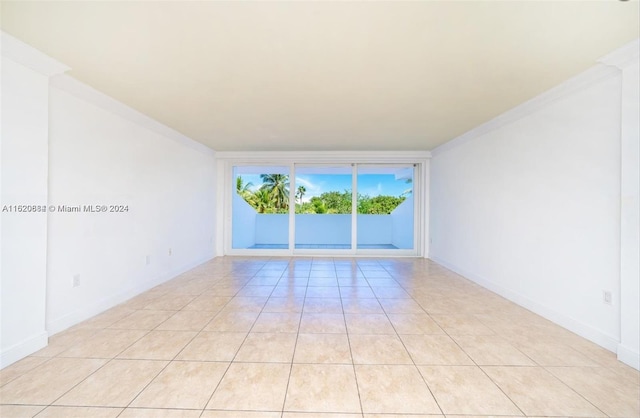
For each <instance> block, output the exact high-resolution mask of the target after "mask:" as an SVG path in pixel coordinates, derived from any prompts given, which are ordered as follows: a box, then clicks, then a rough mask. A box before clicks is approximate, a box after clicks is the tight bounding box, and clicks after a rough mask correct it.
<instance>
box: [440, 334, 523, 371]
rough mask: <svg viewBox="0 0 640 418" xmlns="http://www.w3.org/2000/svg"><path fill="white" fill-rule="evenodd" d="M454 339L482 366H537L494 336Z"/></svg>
mask: <svg viewBox="0 0 640 418" xmlns="http://www.w3.org/2000/svg"><path fill="white" fill-rule="evenodd" d="M453 339H454V340H455V341H456V342H457V343H458V344H459V345H460V347H462V349H463V350H464V352H465V353H467V355H468V356H469V357H471V358H472V359H473V361H475V362H476V364H479V365H481V366H535V363H534V362H533V360H531V359H530V358H529V357H527V356H526V355H524V354H523V353H522V352H521V351H520V350H518V349H517V348H515V347H514V346H513V345H511V344H509V343H508V342H507V341H505V340H504V339H502V338H500V337H498V336H494V335H459V336H454V337H453Z"/></svg>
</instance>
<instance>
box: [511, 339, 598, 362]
mask: <svg viewBox="0 0 640 418" xmlns="http://www.w3.org/2000/svg"><path fill="white" fill-rule="evenodd" d="M516 347H517V348H518V349H519V350H520V351H522V352H523V353H524V354H526V355H527V356H528V357H529V358H531V359H532V360H533V361H534V362H536V363H537V364H539V365H540V366H589V367H595V366H598V363H596V362H595V361H593V360H591V359H590V358H589V357H587V356H585V355H584V354H581V353H580V352H578V351H576V350H574V349H573V348H571V347H570V346H568V345H565V344H557V343H537V344H516Z"/></svg>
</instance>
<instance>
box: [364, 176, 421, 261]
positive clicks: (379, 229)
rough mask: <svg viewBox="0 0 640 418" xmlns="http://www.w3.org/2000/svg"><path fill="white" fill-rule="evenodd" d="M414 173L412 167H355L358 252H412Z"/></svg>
mask: <svg viewBox="0 0 640 418" xmlns="http://www.w3.org/2000/svg"><path fill="white" fill-rule="evenodd" d="M413 172H414V168H413V165H397V166H396V165H358V178H357V180H358V181H357V184H358V202H357V204H358V217H357V222H358V223H357V225H358V234H357V237H358V249H368V250H373V249H384V250H407V249H413V247H414V240H413V237H414V231H413V229H414V228H413V226H414V202H413V177H414V173H413Z"/></svg>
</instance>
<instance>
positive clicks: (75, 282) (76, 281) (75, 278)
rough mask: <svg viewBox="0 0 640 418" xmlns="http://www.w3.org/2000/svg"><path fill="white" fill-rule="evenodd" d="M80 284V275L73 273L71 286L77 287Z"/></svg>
mask: <svg viewBox="0 0 640 418" xmlns="http://www.w3.org/2000/svg"><path fill="white" fill-rule="evenodd" d="M78 286H80V275H79V274H74V275H73V287H78Z"/></svg>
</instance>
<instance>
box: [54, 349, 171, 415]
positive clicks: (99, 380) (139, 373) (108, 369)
mask: <svg viewBox="0 0 640 418" xmlns="http://www.w3.org/2000/svg"><path fill="white" fill-rule="evenodd" d="M166 365H167V362H166V361H150V360H113V361H110V362H109V363H107V364H106V365H105V366H104V367H102V368H101V369H100V370H98V371H96V372H95V373H93V374H92V375H91V376H89V377H88V378H87V379H85V380H83V381H82V382H81V383H80V384H79V385H77V386H76V387H74V388H73V389H72V390H71V391H69V392H68V393H66V394H65V395H64V396H63V397H61V398H60V399H58V400H57V401H56V402H55V404H56V405H61V406H114V407H126V406H127V405H129V403H130V402H131V401H132V400H133V399H134V398H135V397H136V396H137V395H138V394H139V393H140V391H141V390H142V389H143V388H144V387H145V386H146V385H147V384H148V383H149V382H151V380H152V379H153V378H154V377H155V376H156V375H157V374H158V373H160V371H161V370H162V369H163V368H164V367H165V366H166Z"/></svg>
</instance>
